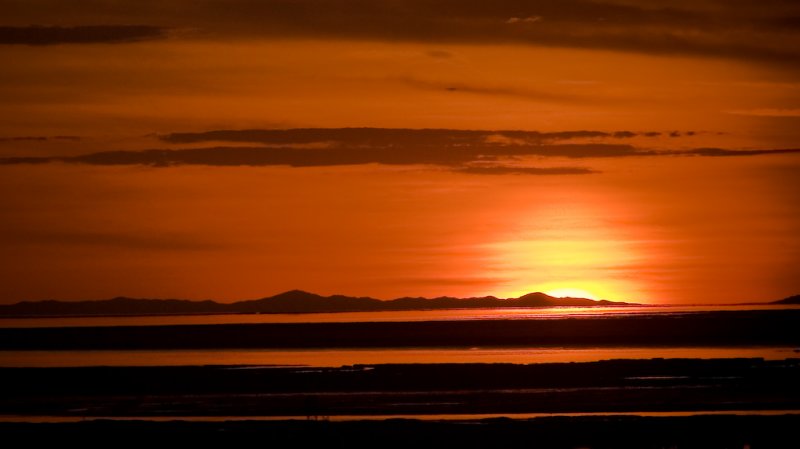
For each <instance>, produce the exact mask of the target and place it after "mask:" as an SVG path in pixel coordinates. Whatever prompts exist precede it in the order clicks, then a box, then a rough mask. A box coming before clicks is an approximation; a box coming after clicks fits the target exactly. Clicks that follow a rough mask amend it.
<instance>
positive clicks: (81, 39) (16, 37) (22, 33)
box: [0, 25, 166, 45]
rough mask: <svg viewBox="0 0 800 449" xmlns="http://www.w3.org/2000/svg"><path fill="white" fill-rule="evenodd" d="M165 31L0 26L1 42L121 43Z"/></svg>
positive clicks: (131, 27) (152, 28) (138, 27)
mask: <svg viewBox="0 0 800 449" xmlns="http://www.w3.org/2000/svg"><path fill="white" fill-rule="evenodd" d="M165 36H166V30H165V29H163V28H160V27H155V26H146V25H121V26H74V27H60V26H47V27H45V26H27V27H8V26H6V27H0V44H6V45H14V44H17V45H56V44H119V43H126V42H137V41H143V40H151V39H160V38H164V37H165Z"/></svg>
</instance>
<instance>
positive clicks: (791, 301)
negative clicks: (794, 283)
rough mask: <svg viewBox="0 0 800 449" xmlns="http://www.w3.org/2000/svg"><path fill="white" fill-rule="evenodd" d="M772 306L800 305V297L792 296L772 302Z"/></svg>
mask: <svg viewBox="0 0 800 449" xmlns="http://www.w3.org/2000/svg"><path fill="white" fill-rule="evenodd" d="M770 304H798V305H800V295H794V296H790V297H788V298H783V299H781V300H778V301H774V302H771V303H770Z"/></svg>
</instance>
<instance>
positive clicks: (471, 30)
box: [5, 0, 800, 67]
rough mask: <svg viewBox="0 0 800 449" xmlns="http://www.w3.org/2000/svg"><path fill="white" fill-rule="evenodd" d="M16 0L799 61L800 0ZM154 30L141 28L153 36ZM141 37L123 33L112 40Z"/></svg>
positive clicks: (185, 18)
mask: <svg viewBox="0 0 800 449" xmlns="http://www.w3.org/2000/svg"><path fill="white" fill-rule="evenodd" d="M13 3H14V6H13V8H10V9H11V11H12V13H10V14H7V15H8V16H9V17H8V18H6V23H17V24H20V22H22V24H25V25H27V24H30V23H63V22H64V21H66V20H70V21H72V23H73V24H79V23H120V21H129V22H130V23H129V24H133V23H149V24H158V25H160V26H168V27H181V28H191V29H198V30H200V33H205V36H208V37H211V38H214V39H224V38H225V37H226V36H229V37H240V36H246V37H255V38H292V37H295V38H308V37H311V38H343V39H363V40H383V41H415V42H426V43H436V44H440V43H478V44H483V43H497V44H506V43H516V44H523V45H543V46H557V47H575V48H591V49H611V50H622V51H631V52H642V53H648V54H677V55H696V56H717V57H727V58H736V59H745V60H752V61H762V62H771V63H776V64H785V65H792V66H795V67H796V66H797V64H798V61H800V45H799V44H800V27H798V25H797V23H798V17H800V3H798V2H796V1H777V0H769V1H759V2H752V1H726V2H723V1H719V0H696V1H683V0H670V1H645V0H641V1H625V2H620V1H602V0H594V1H592V0H558V1H557V0H495V1H491V2H487V1H485V0H439V1H435V2H432V1H429V0H405V1H402V2H395V1H365V0H337V1H335V2H331V1H328V0H270V1H261V2H257V1H252V0H225V1H223V0H216V1H215V0H207V1H203V2H197V1H192V0H139V1H137V2H107V1H100V0H86V1H81V2H63V1H60V0H24V1H23V0H16V1H14V2H13ZM5 12H7V11H5ZM25 21H27V23H25ZM112 28H114V27H112ZM157 30H159V29H158V28H156V29H154V30H150V31H149V32H145V34H147V33H152V34H157V33H158V31H157ZM142 37H143V36H142V35H140V34H134V35H132V36H131V35H123V36H120V37H119V38H117V39H115V40H114V41H116V40H130V39H131V38H134V39H136V38H142ZM145 37H154V36H152V35H149V36H145ZM13 40H14V41H23V42H21V43H33V44H36V43H56V42H59V41H60V40H59V39H58V37H55V38H52V37H51V38H47V39H45V38H28V39H27V41H28V42H25V39H21V38H18V37H15V38H14V39H13ZM48 41H55V42H48ZM18 43H20V42H18Z"/></svg>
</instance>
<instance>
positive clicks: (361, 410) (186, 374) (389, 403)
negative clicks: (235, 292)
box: [0, 359, 800, 417]
mask: <svg viewBox="0 0 800 449" xmlns="http://www.w3.org/2000/svg"><path fill="white" fill-rule="evenodd" d="M0 376H2V378H3V383H2V386H0V390H2V395H0V414H3V415H27V416H36V415H54V416H73V417H103V416H309V415H319V416H333V415H368V416H374V415H392V414H477V413H557V412H625V411H634V412H643V411H720V410H723V411H724V410H754V411H757V410H800V383H798V381H797V379H800V359H788V360H781V361H765V360H762V359H717V360H699V359H653V360H610V361H604V362H590V363H550V364H532V365H513V364H432V365H431V364H400V365H356V366H345V367H340V368H320V369H311V368H300V367H261V368H257V367H233V368H232V367H222V366H205V367H91V368H3V369H0Z"/></svg>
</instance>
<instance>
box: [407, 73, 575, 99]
mask: <svg viewBox="0 0 800 449" xmlns="http://www.w3.org/2000/svg"><path fill="white" fill-rule="evenodd" d="M400 82H401V83H403V84H406V85H408V86H412V87H416V88H420V89H426V90H439V91H446V92H456V93H467V94H477V95H493V96H501V97H516V98H522V99H527V100H534V101H558V102H570V101H582V102H586V101H588V100H590V99H591V98H590V97H588V96H585V95H573V94H565V93H557V92H555V91H551V90H535V89H521V88H516V87H508V86H479V85H474V84H468V83H462V82H457V81H450V82H448V81H430V80H422V79H416V78H402V79H400Z"/></svg>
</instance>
